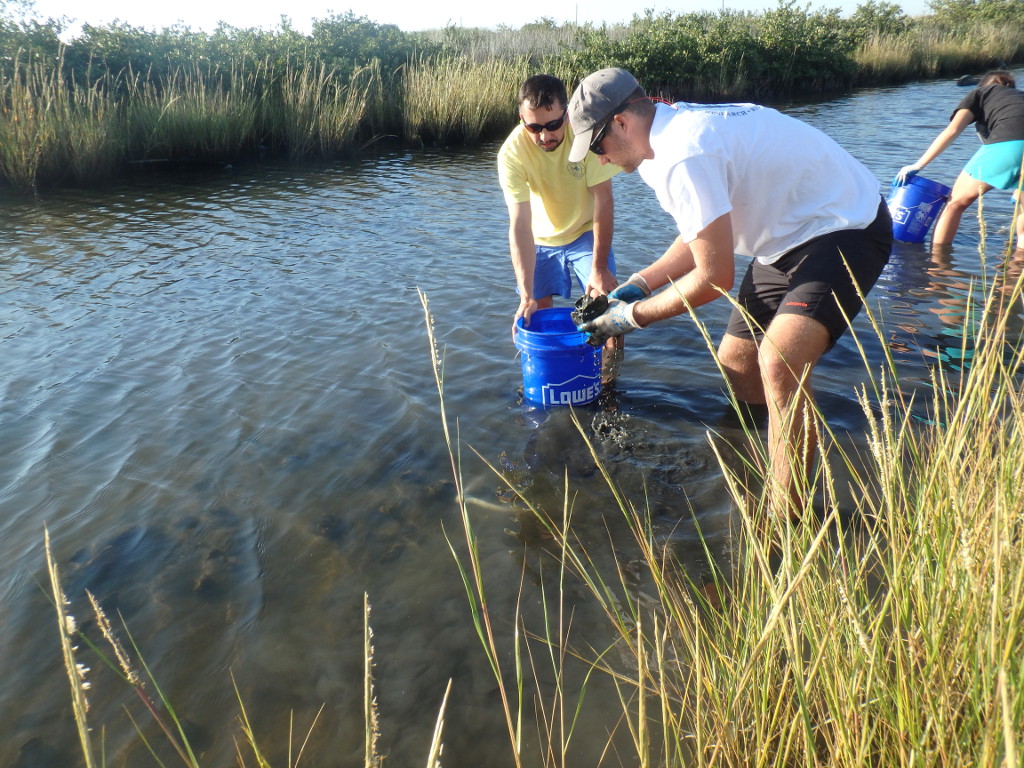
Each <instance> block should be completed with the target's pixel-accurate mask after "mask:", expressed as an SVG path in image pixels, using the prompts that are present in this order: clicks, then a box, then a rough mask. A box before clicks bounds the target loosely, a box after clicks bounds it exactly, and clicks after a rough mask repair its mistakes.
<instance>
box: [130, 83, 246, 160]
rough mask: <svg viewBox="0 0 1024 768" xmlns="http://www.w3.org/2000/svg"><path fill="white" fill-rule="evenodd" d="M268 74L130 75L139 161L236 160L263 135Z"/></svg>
mask: <svg viewBox="0 0 1024 768" xmlns="http://www.w3.org/2000/svg"><path fill="white" fill-rule="evenodd" d="M265 75H266V70H265V67H263V66H257V67H256V68H255V69H254V70H249V71H245V70H242V69H240V68H236V69H233V70H232V71H230V72H221V71H219V70H217V69H214V68H206V69H204V68H202V67H200V66H199V65H193V66H192V67H190V68H181V69H178V70H175V71H173V72H171V73H170V74H168V75H167V76H165V77H161V78H159V79H157V80H152V79H150V78H148V77H143V76H141V75H139V74H132V73H129V74H128V75H127V76H126V79H127V104H128V108H127V117H126V120H127V124H128V131H129V133H130V136H131V141H132V147H133V150H134V154H135V155H136V156H137V157H138V158H139V159H151V160H152V159H165V160H166V159H175V160H176V159H181V158H191V159H226V158H236V157H237V156H238V155H239V153H241V152H242V151H243V150H245V149H246V148H248V147H250V146H251V145H252V143H253V141H254V140H255V139H256V138H257V137H258V136H259V135H260V128H261V125H260V119H261V111H262V99H263V94H262V93H261V92H260V90H259V88H258V83H259V82H260V81H261V80H262V79H263V78H264V77H265Z"/></svg>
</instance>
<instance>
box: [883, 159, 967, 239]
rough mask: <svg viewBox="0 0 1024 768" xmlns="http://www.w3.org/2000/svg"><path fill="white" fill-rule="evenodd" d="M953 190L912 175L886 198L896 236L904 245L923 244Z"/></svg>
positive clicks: (893, 231) (895, 187) (894, 188)
mask: <svg viewBox="0 0 1024 768" xmlns="http://www.w3.org/2000/svg"><path fill="white" fill-rule="evenodd" d="M951 191H952V190H951V189H950V188H949V187H947V186H945V185H943V184H939V183H938V182H937V181H930V180H928V179H923V178H921V177H920V176H911V177H910V178H909V179H907V183H906V184H902V185H900V186H898V187H897V186H894V187H893V188H892V190H891V191H890V192H889V197H887V198H886V199H885V202H886V205H888V206H889V215H891V216H892V235H893V237H895V238H896V239H897V240H901V241H903V242H904V243H920V242H923V241H924V239H925V237H926V236H927V234H928V228H929V227H931V225H932V222H933V221H935V219H937V218H938V216H939V213H940V212H941V211H942V207H943V206H944V205H945V204H946V200H948V199H949V193H950V192H951Z"/></svg>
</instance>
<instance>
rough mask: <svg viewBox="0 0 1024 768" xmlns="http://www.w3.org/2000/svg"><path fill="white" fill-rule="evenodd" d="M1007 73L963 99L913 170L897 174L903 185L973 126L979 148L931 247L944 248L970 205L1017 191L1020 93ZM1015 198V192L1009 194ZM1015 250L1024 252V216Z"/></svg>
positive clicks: (1023, 112)
mask: <svg viewBox="0 0 1024 768" xmlns="http://www.w3.org/2000/svg"><path fill="white" fill-rule="evenodd" d="M1016 86H1017V83H1016V81H1015V80H1014V78H1013V75H1011V74H1010V73H1009V72H1006V71H1004V70H996V71H994V72H989V73H988V74H986V75H985V77H983V78H982V80H981V83H980V84H979V85H978V87H977V88H975V89H974V90H973V91H971V92H970V93H969V94H967V96H965V97H964V98H963V99H962V100H961V101H960V103H959V104H958V105H957V107H956V109H954V110H953V114H952V115H951V116H950V119H949V125H947V126H946V128H945V129H944V130H943V131H942V133H940V134H939V135H938V136H936V137H935V140H934V141H933V142H932V143H931V146H929V147H928V149H927V150H926V151H925V153H924V154H923V155H921V157H920V158H918V161H917V162H916V163H914V164H913V165H907V166H904V167H903V168H901V169H900V172H899V173H898V174H896V179H895V182H896V183H900V184H902V183H904V182H906V180H907V179H909V178H910V177H911V176H913V175H915V174H916V173H917V172H918V171H920V170H921V169H922V168H924V167H925V166H926V165H928V163H930V162H931V161H932V160H934V159H935V158H936V157H938V156H939V155H940V154H942V152H943V151H945V149H946V147H948V146H949V145H950V144H952V143H953V141H954V140H955V139H956V137H957V136H959V135H960V134H961V133H963V130H964V128H966V127H967V126H968V125H970V124H971V123H975V127H976V128H977V131H978V137H979V138H980V139H981V141H982V146H981V148H980V149H979V150H978V151H977V152H975V153H974V156H973V157H971V159H970V160H969V161H968V162H967V165H965V166H964V169H963V170H962V171H961V172H960V175H959V176H958V177H957V180H956V182H955V183H954V185H953V192H952V193H951V194H950V197H949V202H948V203H947V204H946V207H945V208H944V209H943V210H942V213H941V215H940V216H939V219H938V221H937V222H935V234H934V236H933V237H932V244H933V245H947V244H949V243H952V242H953V237H954V235H956V231H957V229H958V228H959V226H960V218H961V217H962V216H963V213H964V211H965V210H967V209H968V208H969V207H970V206H971V204H972V203H973V202H974V201H975V200H977V199H978V197H980V196H981V195H983V194H985V193H986V192H988V191H989V190H990V189H1013V190H1019V187H1020V180H1021V164H1022V162H1024V93H1022V92H1021V91H1018V90H1017V87H1016ZM1014 194H1015V195H1016V194H1017V192H1015V193H1014ZM1017 248H1024V216H1021V215H1018V216H1017Z"/></svg>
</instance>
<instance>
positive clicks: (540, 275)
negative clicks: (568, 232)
mask: <svg viewBox="0 0 1024 768" xmlns="http://www.w3.org/2000/svg"><path fill="white" fill-rule="evenodd" d="M593 263H594V233H593V232H584V233H583V234H582V235H580V236H579V237H577V238H576V239H575V240H573V241H572V242H571V243H569V244H568V245H561V246H548V245H538V246H537V264H536V266H535V267H534V269H533V295H534V297H536V298H538V299H542V298H545V297H547V296H564V297H565V298H567V299H571V298H572V297H573V278H575V279H576V283H577V284H578V285H579V291H580V294H581V295H582V293H583V291H584V289H586V287H587V281H588V280H589V279H590V268H591V267H592V266H593ZM608 269H610V270H611V271H612V274H613V275H614V274H615V254H614V253H612V251H611V249H609V251H608Z"/></svg>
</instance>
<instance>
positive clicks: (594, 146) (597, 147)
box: [590, 115, 614, 156]
mask: <svg viewBox="0 0 1024 768" xmlns="http://www.w3.org/2000/svg"><path fill="white" fill-rule="evenodd" d="M613 117H614V115H613ZM611 124H612V121H611V120H610V119H609V120H608V122H607V123H605V124H604V125H603V126H602V127H601V130H600V131H598V134H597V136H595V137H594V140H593V141H591V142H590V151H591V152H593V153H594V154H595V155H598V156H600V155H603V154H604V148H603V147H602V146H601V142H602V141H604V135H605V134H606V133H608V126H609V125H611Z"/></svg>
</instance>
